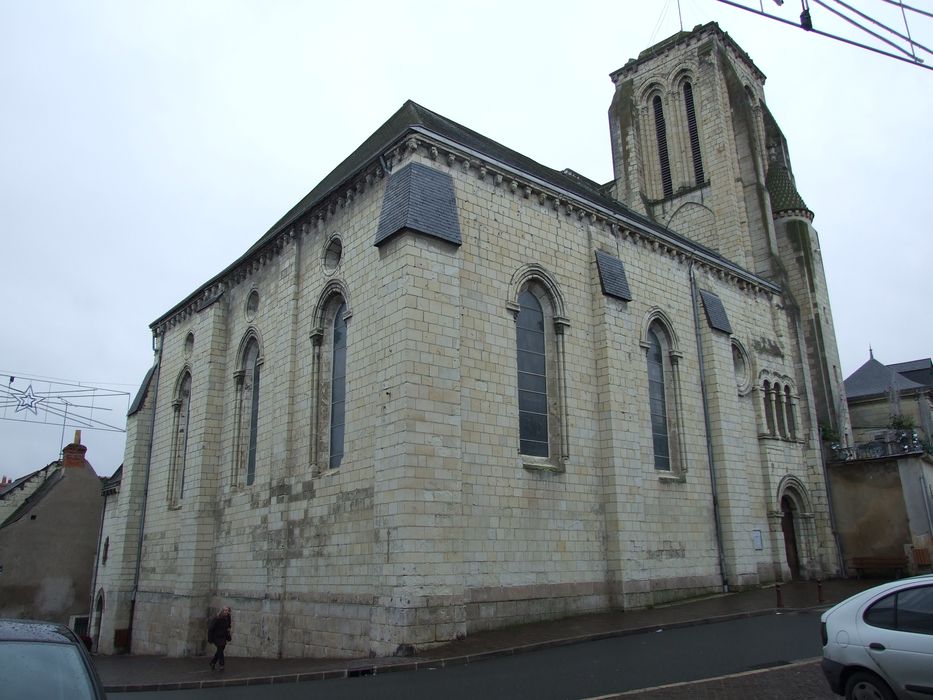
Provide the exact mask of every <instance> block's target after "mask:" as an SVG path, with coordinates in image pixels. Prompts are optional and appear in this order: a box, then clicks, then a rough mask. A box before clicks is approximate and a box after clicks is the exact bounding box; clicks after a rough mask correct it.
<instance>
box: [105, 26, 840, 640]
mask: <svg viewBox="0 0 933 700" xmlns="http://www.w3.org/2000/svg"><path fill="white" fill-rule="evenodd" d="M612 79H613V81H614V84H615V97H614V99H613V102H612V105H611V107H610V113H609V121H610V143H611V148H612V154H613V162H614V166H615V178H614V180H613V181H612V182H610V183H608V184H606V185H600V184H597V183H594V182H592V181H590V180H588V179H586V178H585V177H583V176H581V175H579V174H577V173H575V172H573V171H572V170H563V171H557V170H552V169H550V168H547V167H545V166H543V165H540V164H539V163H536V162H535V161H533V160H531V159H530V158H528V157H527V156H525V155H522V154H520V153H517V152H515V151H512V150H510V149H508V148H506V147H505V146H503V145H501V144H498V143H496V142H494V141H492V140H490V139H489V138H487V137H485V136H483V135H481V134H478V133H476V132H475V131H472V130H470V129H468V128H467V127H465V126H462V125H460V124H457V123H455V122H453V121H451V120H449V119H447V118H445V117H443V116H441V115H439V114H437V113H435V112H431V111H430V110H427V109H425V108H424V107H421V106H419V105H417V104H415V103H413V102H407V103H405V104H404V105H403V106H402V107H401V109H400V110H399V111H398V112H397V113H396V114H395V115H393V116H392V117H391V118H390V119H389V120H388V121H387V122H386V123H385V124H383V125H382V126H381V127H380V128H379V129H377V130H376V132H375V133H374V134H373V135H372V136H371V137H370V138H369V139H367V140H366V141H365V142H364V143H363V144H362V145H361V146H360V147H359V148H358V149H357V150H356V151H354V152H353V153H352V154H351V155H350V156H349V157H348V158H347V159H346V160H345V161H344V162H343V163H342V164H340V165H339V166H338V167H337V168H336V169H335V170H334V171H333V172H332V173H331V174H330V175H328V176H327V177H326V178H325V179H324V180H323V182H321V183H320V184H319V185H318V186H317V187H315V188H314V189H313V190H312V191H311V192H310V194H308V195H307V196H306V197H305V198H304V199H303V200H302V201H301V202H299V203H298V204H297V205H296V206H295V207H294V208H293V209H292V210H291V211H289V212H288V213H287V214H286V215H285V216H284V217H283V218H282V219H281V221H279V222H278V223H277V224H275V225H274V226H273V227H272V229H270V230H269V231H268V232H267V233H266V234H265V235H263V236H262V237H261V238H260V240H259V241H258V242H257V243H256V244H255V245H253V246H252V247H251V248H250V249H249V250H248V251H246V252H245V253H244V254H243V255H242V256H241V257H240V258H239V259H238V260H236V262H234V263H233V264H232V265H230V266H229V267H228V268H227V269H225V270H223V271H222V272H221V273H220V274H217V275H215V276H214V277H212V278H210V279H209V280H208V281H206V282H205V283H204V284H203V285H202V286H201V287H199V288H198V289H197V290H195V291H194V292H193V293H192V294H191V295H189V296H188V297H186V298H185V299H183V300H181V301H180V302H179V303H178V304H177V305H176V306H175V307H173V308H172V309H170V310H169V311H168V312H167V313H165V314H164V315H162V316H161V317H159V318H158V319H157V320H156V321H155V322H154V323H153V324H152V326H151V328H152V333H153V337H154V341H155V347H156V358H155V364H154V366H153V368H152V369H151V370H150V372H149V373H148V374H147V376H146V378H145V379H144V381H143V384H142V387H141V389H140V391H139V394H138V395H137V397H136V399H135V401H134V402H133V405H132V406H131V409H130V412H129V417H128V419H127V447H126V454H125V460H124V468H123V470H122V472H121V474H120V479H119V485H118V486H116V485H113V484H112V485H110V486H108V497H107V506H106V515H105V521H104V527H103V533H102V536H103V541H104V542H105V543H109V544H108V545H107V547H108V548H107V552H108V559H107V562H106V564H104V563H103V562H100V563H99V565H98V569H97V579H96V580H97V583H96V587H95V601H96V602H95V610H98V611H99V613H95V615H96V618H97V619H95V621H94V627H95V628H99V629H100V635H99V637H100V639H99V644H100V650H101V651H103V652H112V651H114V650H117V649H121V648H126V647H127V646H128V645H129V646H131V648H132V650H133V651H134V652H135V653H146V654H149V653H152V654H170V655H182V654H192V653H198V652H199V651H202V650H203V649H204V644H205V621H206V619H207V618H208V616H209V615H210V614H212V613H213V612H214V611H216V609H217V608H218V607H220V606H222V605H230V606H231V607H233V609H234V611H235V612H234V617H235V620H236V629H237V633H236V634H235V635H234V640H233V643H232V646H231V647H230V653H232V654H235V655H236V654H242V655H249V656H270V657H275V656H351V655H352V656H358V655H365V654H369V653H373V654H392V653H399V654H404V653H410V652H412V651H413V650H414V649H416V648H419V647H424V646H430V645H434V644H441V643H445V642H449V641H451V640H454V639H457V638H460V637H462V636H464V635H469V634H471V633H473V632H475V631H477V630H482V629H489V628H493V627H497V626H502V625H507V624H512V623H517V622H526V621H531V620H537V619H544V618H548V617H558V616H561V615H569V614H575V613H580V612H593V611H600V610H607V609H610V608H620V607H639V606H646V605H656V604H660V603H664V602H667V601H671V600H675V599H678V598H683V597H687V596H694V595H700V594H707V593H712V592H717V591H722V590H724V589H730V590H731V589H736V588H747V587H753V586H758V585H761V584H764V583H769V582H773V581H775V580H785V579H789V578H795V577H818V576H829V575H833V574H835V573H837V572H838V571H839V560H838V555H837V547H836V543H835V541H834V538H833V526H832V522H831V517H830V510H829V505H828V496H827V491H826V483H825V477H824V474H825V472H824V465H823V460H822V452H821V443H820V439H819V430H818V426H819V425H820V424H824V425H827V426H831V427H832V428H833V429H834V430H836V431H837V432H838V433H839V434H841V435H848V434H849V426H848V416H847V412H846V410H845V397H844V392H843V388H842V386H841V382H840V381H838V380H837V379H836V373H835V368H836V367H838V366H839V361H838V357H837V351H836V345H835V333H834V331H833V327H832V319H831V314H830V307H829V297H828V293H827V290H826V282H825V277H824V274H823V268H822V260H821V257H820V249H819V243H818V237H817V234H816V231H815V230H814V229H813V227H812V225H811V222H812V219H813V212H812V211H810V210H809V209H808V208H807V207H806V205H805V204H804V202H803V200H802V198H801V197H800V195H799V193H798V192H797V190H796V187H795V186H794V180H793V176H792V171H791V167H790V160H789V155H788V148H787V144H786V142H785V140H784V137H783V135H782V134H781V131H780V129H779V128H778V126H777V124H776V123H775V121H774V119H773V117H772V116H771V114H770V112H769V111H768V109H767V107H766V106H765V103H764V92H763V83H764V75H763V74H762V73H761V72H760V71H759V70H758V69H757V68H756V67H755V65H754V64H753V63H752V61H751V59H750V58H749V57H748V56H747V55H746V54H745V53H744V52H743V51H742V50H741V49H740V48H739V47H738V46H737V45H736V44H735V42H733V41H732V40H731V39H730V38H729V37H728V35H726V34H725V33H723V32H722V31H721V30H720V29H719V27H718V26H716V25H715V24H709V25H706V26H704V27H699V28H697V29H696V30H694V31H693V32H682V33H680V34H678V35H676V36H674V37H672V38H670V39H669V40H666V41H664V42H662V43H660V44H658V45H657V46H654V47H652V48H651V49H649V50H647V51H645V52H643V53H642V54H641V55H640V56H639V57H638V58H637V59H633V60H632V61H630V62H629V63H627V64H626V65H625V66H624V67H623V68H622V69H620V70H619V71H616V72H615V73H613V74H612ZM529 118H533V117H532V115H529ZM324 136H325V135H323V134H322V135H321V137H322V138H324ZM554 136H555V138H573V132H572V130H571V131H568V132H567V133H566V134H555V135H554Z"/></svg>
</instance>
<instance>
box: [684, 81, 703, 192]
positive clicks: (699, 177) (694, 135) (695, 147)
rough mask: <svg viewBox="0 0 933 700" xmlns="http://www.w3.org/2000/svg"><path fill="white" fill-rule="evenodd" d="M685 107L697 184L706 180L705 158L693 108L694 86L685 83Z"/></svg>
mask: <svg viewBox="0 0 933 700" xmlns="http://www.w3.org/2000/svg"><path fill="white" fill-rule="evenodd" d="M684 105H685V106H686V108H687V129H689V131H690V151H691V153H692V155H693V176H694V178H696V184H698V185H700V184H702V183H703V181H704V180H705V177H704V176H703V158H702V157H701V156H700V134H699V132H698V131H697V113H696V109H695V108H694V106H693V86H692V85H691V84H690V83H684Z"/></svg>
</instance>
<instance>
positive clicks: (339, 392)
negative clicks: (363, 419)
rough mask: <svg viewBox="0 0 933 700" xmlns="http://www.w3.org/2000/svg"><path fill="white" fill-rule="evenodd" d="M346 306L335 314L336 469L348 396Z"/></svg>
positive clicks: (333, 437) (332, 454)
mask: <svg viewBox="0 0 933 700" xmlns="http://www.w3.org/2000/svg"><path fill="white" fill-rule="evenodd" d="M346 310H347V306H346V304H340V306H338V307H337V311H336V312H335V314H334V336H333V350H332V353H331V359H332V361H331V381H330V468H331V469H336V468H337V467H339V466H340V460H342V459H343V443H344V434H345V427H346V426H345V418H346V394H347V322H346V320H345V319H344V314H345V313H346Z"/></svg>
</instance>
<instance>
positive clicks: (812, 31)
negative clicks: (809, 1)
mask: <svg viewBox="0 0 933 700" xmlns="http://www.w3.org/2000/svg"><path fill="white" fill-rule="evenodd" d="M717 2H721V3H723V4H724V5H729V6H730V7H735V8H737V9H739V10H745V11H746V12H751V13H752V14H756V15H761V16H762V17H767V18H768V19H773V20H775V21H777V22H780V23H782V24H786V25H789V26H791V27H796V28H797V29H803V27H801V26H800V25H799V24H797V23H796V22H792V21H790V20H788V19H784V18H783V17H778V16H777V15H771V14H768V13H767V12H762V11H760V10H756V9H755V8H753V7H748V6H747V5H742V4H740V3H738V2H733V0H717ZM895 4H897V3H895ZM805 31H807V32H809V33H810V34H818V35H819V36H825V37H826V38H827V39H835V40H836V41H840V42H842V43H843V44H849V45H850V46H855V47H857V48H860V49H865V50H866V51H871V52H872V53H877V54H880V55H882V56H887V57H888V58H893V59H895V60H898V61H903V62H904V63H909V64H910V65H912V66H917V67H918V68H924V69H926V70H933V66H928V65H926V64H924V63H922V62H920V61H919V60H915V59H914V58H907V57H905V56H899V55H897V54H896V53H891V52H889V51H884V50H882V49H879V48H877V47H875V46H869V45H868V44H862V43H861V42H858V41H854V40H852V39H847V38H845V37H843V36H837V35H835V34H830V33H829V32H824V31H822V30H820V29H817V28H815V27H813V28H810V29H807V30H805Z"/></svg>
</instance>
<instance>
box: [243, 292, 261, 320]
mask: <svg viewBox="0 0 933 700" xmlns="http://www.w3.org/2000/svg"><path fill="white" fill-rule="evenodd" d="M258 311H259V292H257V291H256V290H255V289H254V290H253V291H251V292H250V293H249V296H248V297H247V298H246V320H247V321H252V320H253V319H254V318H256V313H257V312H258Z"/></svg>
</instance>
